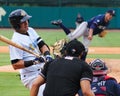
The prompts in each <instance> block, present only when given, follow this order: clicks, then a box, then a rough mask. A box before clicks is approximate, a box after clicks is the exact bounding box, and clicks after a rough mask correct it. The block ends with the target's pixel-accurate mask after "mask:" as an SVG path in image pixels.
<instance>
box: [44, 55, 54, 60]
mask: <svg viewBox="0 0 120 96" xmlns="http://www.w3.org/2000/svg"><path fill="white" fill-rule="evenodd" d="M45 59H46V62H51V61H52V60H53V58H52V56H50V55H46V56H45Z"/></svg>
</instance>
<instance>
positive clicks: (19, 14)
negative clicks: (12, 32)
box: [9, 9, 32, 29]
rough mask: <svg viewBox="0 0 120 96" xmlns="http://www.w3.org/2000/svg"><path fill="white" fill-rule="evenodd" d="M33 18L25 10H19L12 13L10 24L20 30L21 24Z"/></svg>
mask: <svg viewBox="0 0 120 96" xmlns="http://www.w3.org/2000/svg"><path fill="white" fill-rule="evenodd" d="M31 17H32V16H30V15H28V14H27V13H26V12H25V11H24V10H23V9H17V10H14V11H12V12H11V13H10V15H9V22H10V24H11V25H12V27H13V28H15V29H19V28H20V23H22V22H24V21H27V20H29V19H30V18H31Z"/></svg>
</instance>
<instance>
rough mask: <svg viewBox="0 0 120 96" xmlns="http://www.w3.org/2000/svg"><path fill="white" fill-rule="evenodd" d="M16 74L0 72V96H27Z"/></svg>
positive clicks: (27, 92)
mask: <svg viewBox="0 0 120 96" xmlns="http://www.w3.org/2000/svg"><path fill="white" fill-rule="evenodd" d="M17 74H18V73H7V72H5V73H4V72H0V96H29V90H28V89H27V88H25V87H24V86H23V84H22V83H21V81H20V79H19V77H18V76H17Z"/></svg>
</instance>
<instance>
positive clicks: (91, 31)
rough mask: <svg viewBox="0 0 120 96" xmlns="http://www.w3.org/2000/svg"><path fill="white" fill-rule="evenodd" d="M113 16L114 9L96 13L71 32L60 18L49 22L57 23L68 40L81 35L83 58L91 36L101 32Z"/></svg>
mask: <svg viewBox="0 0 120 96" xmlns="http://www.w3.org/2000/svg"><path fill="white" fill-rule="evenodd" d="M113 16H115V11H114V10H108V11H107V12H106V13H105V14H100V15H97V16H95V17H93V18H92V19H90V20H88V21H84V22H82V23H81V24H80V25H79V26H78V27H77V28H76V29H75V30H74V31H73V32H70V30H69V29H68V28H66V27H65V26H64V25H63V24H62V21H61V20H58V21H53V22H51V23H52V24H53V25H59V26H60V27H61V28H62V29H63V30H64V31H65V33H66V35H67V37H68V38H69V39H70V40H73V39H75V38H79V37H81V36H83V44H84V46H85V48H86V52H84V54H83V57H82V59H83V60H85V59H86V55H87V52H88V47H89V46H90V43H91V40H92V39H93V36H94V35H97V34H100V33H102V32H103V30H105V29H106V28H107V27H108V25H109V23H110V20H111V19H112V18H113Z"/></svg>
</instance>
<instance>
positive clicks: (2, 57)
mask: <svg viewBox="0 0 120 96" xmlns="http://www.w3.org/2000/svg"><path fill="white" fill-rule="evenodd" d="M8 64H10V56H9V53H0V66H3V65H8Z"/></svg>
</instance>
